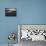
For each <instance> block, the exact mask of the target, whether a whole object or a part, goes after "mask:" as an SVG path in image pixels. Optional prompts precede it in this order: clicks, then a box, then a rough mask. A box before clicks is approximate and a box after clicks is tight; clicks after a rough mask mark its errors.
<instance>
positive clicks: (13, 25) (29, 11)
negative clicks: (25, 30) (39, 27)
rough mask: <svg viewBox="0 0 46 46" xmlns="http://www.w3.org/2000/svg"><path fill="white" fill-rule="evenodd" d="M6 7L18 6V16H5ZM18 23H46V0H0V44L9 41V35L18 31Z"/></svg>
mask: <svg viewBox="0 0 46 46" xmlns="http://www.w3.org/2000/svg"><path fill="white" fill-rule="evenodd" d="M5 8H17V16H16V17H5V11H4V10H5ZM17 24H46V0H5V1H0V44H5V43H8V39H7V36H8V34H9V32H17V31H18V30H17ZM16 42H17V40H16Z"/></svg>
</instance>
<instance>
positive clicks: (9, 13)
mask: <svg viewBox="0 0 46 46" xmlns="http://www.w3.org/2000/svg"><path fill="white" fill-rule="evenodd" d="M5 16H16V8H5Z"/></svg>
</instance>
